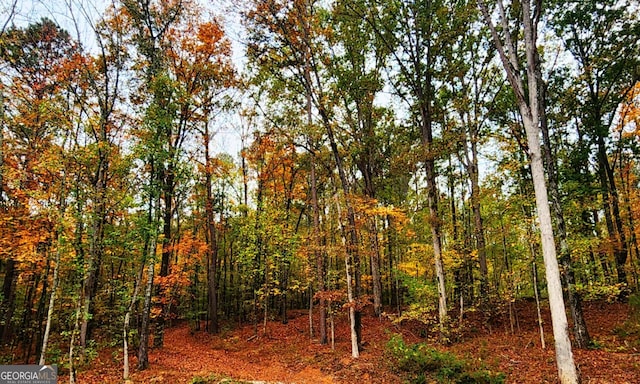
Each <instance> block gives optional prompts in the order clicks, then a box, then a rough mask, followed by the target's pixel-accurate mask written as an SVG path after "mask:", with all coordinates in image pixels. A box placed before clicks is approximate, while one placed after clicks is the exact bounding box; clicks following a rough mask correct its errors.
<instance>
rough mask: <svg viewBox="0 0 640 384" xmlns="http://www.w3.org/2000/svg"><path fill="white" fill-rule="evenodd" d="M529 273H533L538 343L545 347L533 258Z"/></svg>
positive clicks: (536, 275)
mask: <svg viewBox="0 0 640 384" xmlns="http://www.w3.org/2000/svg"><path fill="white" fill-rule="evenodd" d="M531 274H532V275H533V293H534V294H535V297H536V311H537V314H538V330H539V331H540V345H541V346H542V349H547V344H546V343H545V341H544V327H543V326H542V324H543V321H542V313H541V312H540V294H539V293H538V267H537V266H536V260H535V258H534V259H533V260H531Z"/></svg>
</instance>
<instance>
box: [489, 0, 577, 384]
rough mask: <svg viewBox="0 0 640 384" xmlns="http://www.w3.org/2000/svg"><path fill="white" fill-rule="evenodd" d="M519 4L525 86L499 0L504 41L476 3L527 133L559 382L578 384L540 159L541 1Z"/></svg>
mask: <svg viewBox="0 0 640 384" xmlns="http://www.w3.org/2000/svg"><path fill="white" fill-rule="evenodd" d="M521 5H522V21H523V30H524V46H525V51H526V79H527V88H526V89H525V87H524V85H523V83H522V78H521V73H520V70H519V62H518V57H517V51H516V49H515V44H514V43H513V42H512V40H511V34H510V33H511V31H510V30H509V28H508V22H507V19H506V16H505V12H504V8H503V4H502V0H498V2H497V7H498V12H499V18H500V19H499V20H500V22H501V23H502V25H503V26H506V27H507V28H505V31H504V35H503V36H504V42H503V40H502V39H501V38H500V35H499V32H498V30H497V29H496V27H495V25H494V24H493V22H492V19H491V15H490V14H489V11H488V10H487V7H486V4H485V2H484V0H478V6H479V7H480V10H481V11H482V14H483V17H484V20H485V23H486V24H487V25H488V26H489V29H490V30H491V35H492V38H493V42H494V44H495V45H496V48H497V50H498V53H499V55H500V60H501V61H502V64H503V67H504V69H505V72H506V74H507V79H508V80H509V83H510V84H511V87H512V89H513V91H514V93H515V96H516V100H517V103H518V109H519V110H520V115H521V117H522V121H523V125H524V129H525V131H526V134H527V144H528V147H529V148H528V150H529V160H530V166H531V175H532V178H533V187H534V191H535V200H536V209H537V212H538V221H539V225H540V236H541V240H542V254H543V258H544V265H545V275H546V279H547V288H548V292H549V306H550V309H551V322H552V327H553V336H554V341H555V350H556V365H557V367H558V376H559V379H560V383H562V384H577V383H578V382H579V377H578V372H577V370H576V366H575V362H574V359H573V352H572V351H571V341H570V339H569V329H568V322H567V315H566V312H565V306H564V301H563V297H562V284H561V282H560V269H559V267H558V259H557V253H556V245H555V240H554V237H553V225H552V222H551V211H550V209H549V198H548V195H547V185H546V181H545V176H544V164H543V162H542V151H541V148H540V139H539V133H540V121H539V112H540V108H539V96H538V91H539V88H538V82H537V77H536V74H535V71H536V67H537V65H539V63H538V62H537V60H536V55H537V44H536V40H537V27H538V20H539V17H540V14H541V12H542V4H541V3H540V2H536V3H535V8H534V9H533V12H534V13H533V15H532V13H531V12H532V8H531V2H530V0H523V1H522V3H521ZM505 46H506V50H505ZM507 55H508V56H507ZM525 92H528V97H527V96H525Z"/></svg>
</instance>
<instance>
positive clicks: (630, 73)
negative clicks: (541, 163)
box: [551, 0, 640, 284]
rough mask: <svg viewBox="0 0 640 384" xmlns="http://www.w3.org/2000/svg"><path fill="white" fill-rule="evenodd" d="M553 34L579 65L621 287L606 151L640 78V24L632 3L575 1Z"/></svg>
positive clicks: (585, 118)
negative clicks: (623, 106)
mask: <svg viewBox="0 0 640 384" xmlns="http://www.w3.org/2000/svg"><path fill="white" fill-rule="evenodd" d="M551 20H552V22H553V26H554V29H555V31H556V34H557V35H558V37H560V38H561V39H562V41H563V43H564V46H565V47H566V49H567V50H568V51H569V52H570V53H571V54H572V56H573V58H574V59H575V61H576V64H577V66H578V70H579V71H580V73H579V76H578V77H577V78H576V79H575V82H576V84H575V86H576V87H577V88H578V89H577V90H576V93H577V95H578V97H577V100H576V101H577V103H578V106H579V108H580V111H581V112H582V114H581V116H582V117H581V118H580V121H581V123H582V125H583V126H584V129H585V133H586V134H587V135H588V137H589V139H590V141H591V145H593V146H595V148H596V154H597V155H596V160H597V164H598V177H599V181H600V187H601V191H602V195H603V204H604V209H603V211H604V215H605V220H606V225H607V231H608V232H609V236H610V238H611V243H612V245H613V253H614V259H615V265H616V271H617V275H618V282H619V283H621V284H627V275H626V270H625V264H626V261H627V254H628V243H627V235H626V230H625V228H624V225H623V221H622V216H621V212H620V197H619V192H618V187H617V185H616V179H615V176H614V170H615V167H614V166H612V164H611V160H610V154H609V149H608V145H610V144H609V143H610V142H611V140H610V139H609V137H610V130H611V126H612V121H613V119H614V118H615V110H616V109H617V107H618V105H619V104H620V103H621V102H622V101H623V100H624V97H625V95H626V94H627V93H628V92H629V91H630V90H631V89H632V87H633V86H634V85H635V83H636V81H637V80H638V78H639V75H638V70H637V68H638V65H639V64H638V57H640V44H639V43H638V41H639V40H640V39H639V37H640V22H639V20H638V16H637V12H634V6H633V5H632V4H631V3H630V2H628V1H614V0H607V1H597V2H596V1H572V2H570V3H568V4H567V3H562V4H558V5H557V6H556V7H555V8H554V9H553V18H552V19H551Z"/></svg>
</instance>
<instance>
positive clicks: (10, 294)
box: [0, 257, 18, 343]
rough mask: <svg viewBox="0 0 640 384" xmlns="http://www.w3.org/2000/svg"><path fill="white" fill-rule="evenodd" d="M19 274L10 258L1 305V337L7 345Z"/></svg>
mask: <svg viewBox="0 0 640 384" xmlns="http://www.w3.org/2000/svg"><path fill="white" fill-rule="evenodd" d="M17 278H18V273H17V270H16V262H15V261H14V260H13V258H11V257H9V259H8V260H7V263H6V264H5V272H4V281H3V282H2V304H1V305H0V320H1V322H0V337H2V342H3V343H6V342H8V341H9V340H10V339H11V335H12V331H13V327H12V319H13V312H14V310H15V286H16V280H17Z"/></svg>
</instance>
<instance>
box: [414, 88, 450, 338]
mask: <svg viewBox="0 0 640 384" xmlns="http://www.w3.org/2000/svg"><path fill="white" fill-rule="evenodd" d="M426 84H427V86H428V87H431V81H430V76H429V80H428V81H427V82H426ZM426 92H427V93H429V94H430V91H429V90H427V91H426ZM420 113H421V120H422V146H423V148H424V153H425V170H426V176H427V177H426V181H427V200H428V206H429V224H430V227H431V241H432V244H433V257H434V264H435V270H436V279H437V287H438V320H439V324H440V332H441V337H443V339H446V335H445V332H446V329H445V327H446V322H447V294H446V285H445V275H444V264H443V262H442V229H441V221H440V218H439V217H438V185H437V181H436V165H435V153H434V150H433V130H432V120H431V119H432V116H431V96H427V97H426V101H423V102H422V103H421V106H420Z"/></svg>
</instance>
